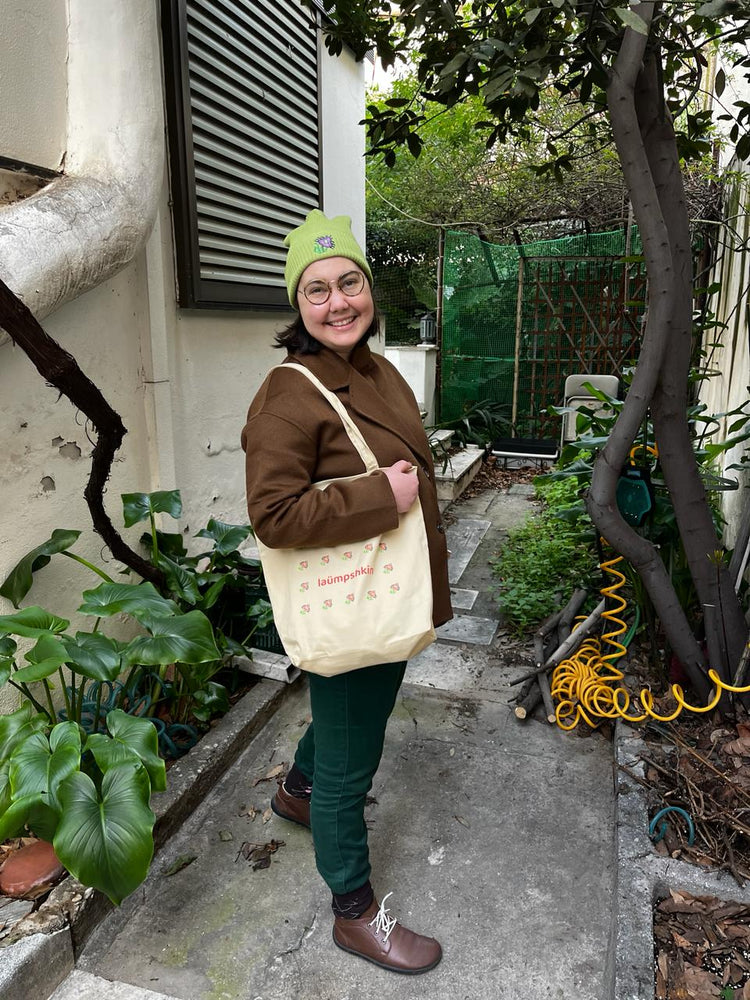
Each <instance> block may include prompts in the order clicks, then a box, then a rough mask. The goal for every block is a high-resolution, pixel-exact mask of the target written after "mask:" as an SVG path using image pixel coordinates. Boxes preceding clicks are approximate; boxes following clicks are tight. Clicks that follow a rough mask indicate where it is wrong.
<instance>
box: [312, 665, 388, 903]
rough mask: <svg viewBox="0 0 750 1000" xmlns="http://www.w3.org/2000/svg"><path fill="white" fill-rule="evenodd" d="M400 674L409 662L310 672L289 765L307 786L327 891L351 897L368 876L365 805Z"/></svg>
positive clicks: (318, 864) (317, 855)
mask: <svg viewBox="0 0 750 1000" xmlns="http://www.w3.org/2000/svg"><path fill="white" fill-rule="evenodd" d="M405 670H406V663H380V664H378V665H377V666H374V667H363V668H362V669H361V670H352V671H351V672H350V673H345V674H339V675H338V676H336V677H320V676H319V675H317V674H310V706H311V709H312V722H311V723H310V725H309V726H308V728H307V731H306V732H305V735H304V736H303V737H302V739H301V740H300V741H299V744H298V746H297V752H296V754H295V760H294V762H295V764H296V765H297V767H298V768H299V770H300V771H301V772H302V773H303V774H304V775H305V777H306V778H308V779H309V780H310V781H311V783H312V800H311V802H310V824H311V826H312V835H313V844H314V846H315V861H316V863H317V866H318V871H319V872H320V874H321V875H322V876H323V878H324V879H325V881H326V883H327V884H328V886H329V888H330V890H331V892H335V893H345V892H352V891H353V890H355V889H359V888H360V887H361V886H363V885H364V884H365V882H367V880H368V879H369V877H370V858H369V852H368V849H367V827H366V825H365V799H366V796H367V793H368V792H369V791H370V788H371V787H372V779H373V777H374V776H375V772H376V771H377V769H378V765H379V764H380V758H381V756H382V753H383V741H384V739H385V727H386V724H387V722H388V717H389V716H390V714H391V712H392V711H393V706H394V705H395V704H396V695H397V694H398V689H399V688H400V687H401V682H402V681H403V679H404V671H405Z"/></svg>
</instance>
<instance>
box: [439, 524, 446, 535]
mask: <svg viewBox="0 0 750 1000" xmlns="http://www.w3.org/2000/svg"><path fill="white" fill-rule="evenodd" d="M437 530H438V531H439V532H440V533H441V534H443V533H444V532H445V528H444V527H443V525H442V524H438V526H437Z"/></svg>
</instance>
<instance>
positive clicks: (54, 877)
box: [0, 840, 65, 898]
mask: <svg viewBox="0 0 750 1000" xmlns="http://www.w3.org/2000/svg"><path fill="white" fill-rule="evenodd" d="M64 873H65V869H64V868H63V866H62V865H61V864H60V862H59V861H58V859H57V856H56V854H55V851H54V849H53V847H52V844H48V843H47V841H46V840H37V841H35V842H34V843H33V844H27V845H26V846H25V847H21V848H19V849H18V850H17V851H13V853H12V854H11V855H10V857H9V858H8V859H7V860H6V861H5V862H4V864H3V866H2V868H0V894H2V895H3V896H12V897H15V898H21V897H24V896H31V897H33V896H37V895H39V893H40V892H41V891H43V890H44V889H46V888H47V887H48V886H51V885H53V884H54V883H55V882H57V881H58V879H60V878H61V877H62V876H63V875H64Z"/></svg>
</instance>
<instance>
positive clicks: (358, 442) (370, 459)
mask: <svg viewBox="0 0 750 1000" xmlns="http://www.w3.org/2000/svg"><path fill="white" fill-rule="evenodd" d="M275 367H276V368H283V369H285V370H286V369H287V368H294V369H295V371H298V372H301V373H302V374H303V375H304V376H305V378H307V379H309V380H310V381H311V382H312V384H313V385H314V386H315V387H316V388H317V389H318V391H319V392H320V394H321V395H322V396H325V398H326V399H327V400H328V402H329V403H330V404H331V406H332V407H333V408H334V410H335V411H336V413H338V415H339V417H340V418H341V422H342V424H343V425H344V430H345V431H346V433H347V435H348V437H349V440H350V441H351V443H352V444H353V445H354V447H355V448H356V450H357V453H358V454H359V457H360V458H361V459H362V461H363V462H364V465H365V469H366V470H367V472H376V471H377V470H378V469H379V468H380V466H379V465H378V460H377V458H375V456H374V455H373V453H372V451H371V450H370V448H369V446H368V444H367V442H366V441H365V439H364V437H363V436H362V432H361V431H360V429H359V427H357V425H356V424H355V423H354V421H353V420H352V418H351V417H350V416H349V414H348V413H347V411H346V407H345V406H344V404H343V403H342V402H341V400H340V399H339V398H338V396H337V395H336V394H335V393H333V392H331V390H330V389H326V387H325V386H324V385H323V383H322V382H321V381H320V379H319V378H317V377H316V376H315V375H313V373H312V372H311V371H309V370H308V369H307V368H305V366H304V365H297V364H294V363H293V362H290V363H289V364H285V365H276V366H275Z"/></svg>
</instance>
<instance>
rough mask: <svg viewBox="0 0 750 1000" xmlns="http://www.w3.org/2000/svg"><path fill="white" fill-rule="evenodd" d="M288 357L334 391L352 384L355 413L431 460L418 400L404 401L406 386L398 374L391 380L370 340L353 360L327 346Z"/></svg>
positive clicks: (355, 353) (351, 395)
mask: <svg viewBox="0 0 750 1000" xmlns="http://www.w3.org/2000/svg"><path fill="white" fill-rule="evenodd" d="M287 360H289V361H295V362H297V363H298V364H300V363H301V364H304V365H305V367H307V368H309V369H310V371H311V372H312V373H313V374H314V375H317V377H318V378H319V379H320V381H321V382H322V383H323V385H324V386H325V387H326V388H327V389H330V390H331V391H333V392H336V390H340V389H345V388H347V387H348V389H349V400H348V403H349V405H350V406H351V408H352V410H353V411H354V412H355V413H357V414H359V415H360V416H362V417H364V418H365V419H366V420H368V421H369V422H371V423H373V424H377V425H378V426H380V427H383V428H384V429H385V430H387V431H388V432H389V433H390V434H394V435H395V436H396V437H398V438H400V439H401V440H402V441H403V442H404V444H406V445H407V447H408V448H409V450H410V451H411V452H413V453H414V454H415V455H416V456H418V457H419V458H420V459H421V460H422V463H423V464H424V463H427V464H428V465H429V464H430V463H431V461H432V457H431V453H430V446H429V444H428V442H427V437H426V435H425V432H424V428H423V427H422V423H421V421H420V420H419V417H418V415H417V412H416V403H415V404H414V405H413V406H409V405H408V404H404V403H402V399H403V395H402V390H401V387H400V386H399V385H398V384H397V382H396V377H395V376H394V377H393V380H391V378H390V377H389V376H390V373H389V371H388V369H381V368H380V366H379V365H378V364H377V362H376V361H375V360H374V358H373V356H372V353H371V351H370V348H369V347H368V346H367V344H362V345H361V346H360V347H357V348H356V350H355V351H354V353H353V355H352V358H351V363H350V362H347V361H344V360H343V358H340V357H339V356H338V355H337V354H335V353H334V352H333V351H329V350H328V349H327V348H324V349H323V350H322V351H321V352H320V353H319V354H306V355H296V356H294V357H289V358H288V359H287ZM389 382H391V387H390V388H391V391H390V392H389V391H388V389H389V385H388V383H389ZM391 397H394V398H391Z"/></svg>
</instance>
